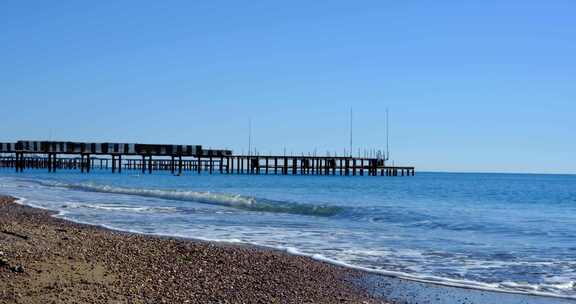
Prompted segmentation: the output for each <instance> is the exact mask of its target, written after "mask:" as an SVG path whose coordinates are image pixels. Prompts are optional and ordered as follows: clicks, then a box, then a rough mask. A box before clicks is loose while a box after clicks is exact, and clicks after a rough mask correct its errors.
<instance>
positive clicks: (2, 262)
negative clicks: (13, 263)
mask: <svg viewBox="0 0 576 304" xmlns="http://www.w3.org/2000/svg"><path fill="white" fill-rule="evenodd" d="M6 265H8V260H7V259H5V258H0V266H6Z"/></svg>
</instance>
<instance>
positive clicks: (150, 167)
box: [148, 154, 152, 174]
mask: <svg viewBox="0 0 576 304" xmlns="http://www.w3.org/2000/svg"><path fill="white" fill-rule="evenodd" d="M148 174H152V154H150V155H149V156H148Z"/></svg>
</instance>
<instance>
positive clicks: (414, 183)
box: [0, 171, 576, 298]
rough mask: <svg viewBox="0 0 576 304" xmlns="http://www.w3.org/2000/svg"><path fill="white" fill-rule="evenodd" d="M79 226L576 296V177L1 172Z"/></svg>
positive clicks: (0, 186) (1, 183)
mask: <svg viewBox="0 0 576 304" xmlns="http://www.w3.org/2000/svg"><path fill="white" fill-rule="evenodd" d="M0 193H4V194H10V195H14V196H17V197H21V198H24V199H25V200H24V202H25V203H27V204H30V205H34V206H38V207H43V208H48V209H52V210H57V211H59V212H61V216H62V217H65V218H68V219H71V220H74V221H79V222H85V223H91V224H99V225H105V226H107V227H110V228H115V229H121V230H128V231H134V232H142V233H150V234H162V235H174V236H182V237H190V238H199V239H208V240H220V241H230V242H245V243H254V244H258V245H264V246H272V247H276V248H281V249H284V250H288V251H289V252H292V253H298V254H306V255H311V256H314V257H315V258H318V259H324V260H329V261H332V262H336V263H341V264H345V265H351V266H355V267H360V268H364V269H368V270H371V271H376V272H380V273H385V274H391V275H396V276H399V277H403V278H410V279H413V280H419V281H425V282H436V283H442V284H446V285H454V286H466V287H474V288H481V289H492V290H502V291H512V292H522V293H532V294H546V295H553V296H562V297H571V298H576V285H575V282H576V176H570V175H513V174H449V173H421V174H418V175H417V176H415V177H394V178H393V177H368V176H366V177H360V176H357V177H340V176H329V177H326V176H324V177H321V176H295V177H293V176H248V175H242V176H233V175H212V176H209V175H202V176H198V175H189V176H186V175H184V176H180V177H176V176H171V175H167V174H162V173H155V174H153V175H140V174H138V173H136V172H123V173H122V174H121V175H118V174H117V175H112V174H109V173H105V172H93V173H90V174H80V173H67V172H64V171H60V172H58V173H56V174H48V173H41V172H39V171H38V172H36V173H35V172H34V171H29V172H27V173H24V174H15V173H12V172H10V171H0Z"/></svg>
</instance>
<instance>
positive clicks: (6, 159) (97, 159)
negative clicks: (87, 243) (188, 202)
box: [0, 141, 415, 176]
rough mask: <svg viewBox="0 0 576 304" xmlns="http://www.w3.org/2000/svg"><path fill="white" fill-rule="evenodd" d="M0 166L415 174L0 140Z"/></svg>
mask: <svg viewBox="0 0 576 304" xmlns="http://www.w3.org/2000/svg"><path fill="white" fill-rule="evenodd" d="M0 168H12V169H15V170H16V172H23V171H24V170H29V169H44V170H48V172H56V171H58V170H65V169H67V170H79V171H81V172H85V173H89V172H90V171H91V170H93V169H107V170H110V169H111V171H112V173H116V172H118V173H121V172H122V171H123V170H126V171H138V172H142V173H149V174H152V172H153V171H170V172H171V173H172V174H182V173H183V172H184V171H186V172H189V173H197V174H201V173H202V172H205V173H207V174H214V173H219V174H276V175H346V176H357V175H358V176H364V175H366V176H414V174H415V168H414V167H397V166H387V164H386V161H385V160H384V159H382V158H381V157H352V156H329V155H327V156H305V155H301V156H295V155H234V154H233V153H232V151H231V150H215V149H204V148H203V147H202V146H200V145H162V144H136V143H83V142H64V141H18V142H16V143H0Z"/></svg>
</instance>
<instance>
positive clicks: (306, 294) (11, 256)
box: [0, 197, 385, 303]
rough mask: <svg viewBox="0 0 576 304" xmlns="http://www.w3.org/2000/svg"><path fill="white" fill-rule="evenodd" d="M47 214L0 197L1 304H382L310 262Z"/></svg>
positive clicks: (351, 275) (350, 276) (341, 275)
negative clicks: (83, 222) (128, 230)
mask: <svg viewBox="0 0 576 304" xmlns="http://www.w3.org/2000/svg"><path fill="white" fill-rule="evenodd" d="M52 215H53V213H52V212H50V211H47V210H42V209H36V208H31V207H28V206H23V205H20V204H16V203H14V199H13V198H9V197H2V198H0V259H1V262H0V263H1V264H2V266H1V267H0V282H1V284H0V303H385V302H384V301H382V300H378V299H375V298H373V297H371V296H369V295H368V294H366V293H365V292H363V291H362V290H361V289H360V288H359V286H357V285H355V284H353V283H352V282H353V281H354V280H356V279H357V278H358V276H360V275H361V273H360V272H357V271H354V270H349V269H345V268H340V267H337V266H332V265H330V264H326V263H322V262H318V261H314V260H312V259H310V258H306V257H300V256H292V255H288V254H285V253H283V252H279V251H274V250H268V249H265V248H258V247H251V246H242V245H226V244H219V243H210V242H202V241H191V240H183V239H176V238H164V237H154V236H146V235H139V234H133V233H124V232H118V231H113V230H108V229H104V228H100V227H97V226H90V225H84V224H77V223H73V222H69V221H66V220H63V219H59V218H55V217H52Z"/></svg>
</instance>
